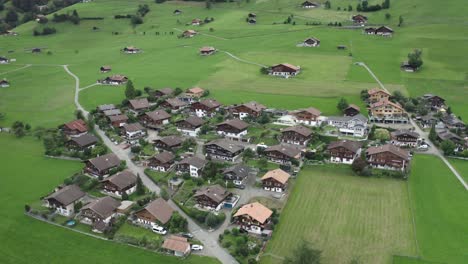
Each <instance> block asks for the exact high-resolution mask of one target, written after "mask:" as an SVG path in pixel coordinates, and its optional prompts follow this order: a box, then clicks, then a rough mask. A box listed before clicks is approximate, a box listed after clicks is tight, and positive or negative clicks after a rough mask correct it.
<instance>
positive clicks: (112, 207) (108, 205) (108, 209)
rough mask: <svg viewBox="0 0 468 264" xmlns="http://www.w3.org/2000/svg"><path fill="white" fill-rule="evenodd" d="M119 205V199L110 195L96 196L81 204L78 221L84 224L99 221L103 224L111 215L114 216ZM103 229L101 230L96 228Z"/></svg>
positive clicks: (108, 220) (109, 219) (107, 221)
mask: <svg viewBox="0 0 468 264" xmlns="http://www.w3.org/2000/svg"><path fill="white" fill-rule="evenodd" d="M119 206H120V201H117V200H115V199H114V198H112V197H109V196H105V197H101V198H98V199H97V200H94V201H92V202H90V203H89V204H87V205H85V206H83V207H82V208H81V210H80V216H79V218H80V221H81V222H82V223H85V224H90V225H93V226H94V225H95V224H96V226H98V225H97V224H98V223H99V222H102V223H104V226H106V225H107V224H109V222H110V221H111V219H112V217H114V216H115V214H116V211H117V208H118V207H119ZM93 229H95V228H93ZM97 231H103V230H97Z"/></svg>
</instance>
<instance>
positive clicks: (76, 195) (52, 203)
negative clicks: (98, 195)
mask: <svg viewBox="0 0 468 264" xmlns="http://www.w3.org/2000/svg"><path fill="white" fill-rule="evenodd" d="M85 195H86V193H84V192H83V191H82V190H81V189H80V187H78V185H74V184H72V185H68V186H65V187H61V188H60V187H59V188H57V189H55V191H54V192H53V193H51V194H49V195H48V196H46V197H44V199H43V200H44V205H45V206H46V207H48V208H52V209H54V210H55V212H57V213H58V214H60V215H63V216H66V217H70V216H72V215H73V214H74V213H75V204H77V203H78V202H80V201H82V199H83V197H85Z"/></svg>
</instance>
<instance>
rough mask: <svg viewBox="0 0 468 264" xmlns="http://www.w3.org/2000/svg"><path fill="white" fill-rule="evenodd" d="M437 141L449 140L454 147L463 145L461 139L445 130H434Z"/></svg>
mask: <svg viewBox="0 0 468 264" xmlns="http://www.w3.org/2000/svg"><path fill="white" fill-rule="evenodd" d="M436 134H437V139H438V140H439V141H444V140H449V141H452V142H453V143H455V144H456V145H460V144H463V138H461V137H460V136H458V135H457V134H455V133H452V132H450V131H449V130H446V129H436Z"/></svg>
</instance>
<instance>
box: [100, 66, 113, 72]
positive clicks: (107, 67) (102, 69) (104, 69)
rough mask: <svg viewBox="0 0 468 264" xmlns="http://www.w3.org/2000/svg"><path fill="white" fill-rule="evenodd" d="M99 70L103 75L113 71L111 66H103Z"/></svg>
mask: <svg viewBox="0 0 468 264" xmlns="http://www.w3.org/2000/svg"><path fill="white" fill-rule="evenodd" d="M99 70H100V71H101V73H106V72H110V71H111V70H112V68H111V66H101V68H99Z"/></svg>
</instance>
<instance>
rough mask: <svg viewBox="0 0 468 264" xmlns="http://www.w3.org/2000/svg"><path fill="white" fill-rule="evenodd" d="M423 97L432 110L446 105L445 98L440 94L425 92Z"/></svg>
mask: <svg viewBox="0 0 468 264" xmlns="http://www.w3.org/2000/svg"><path fill="white" fill-rule="evenodd" d="M422 98H423V99H424V100H426V102H427V103H428V105H429V106H430V107H431V109H432V110H437V109H440V108H442V107H444V106H445V99H444V98H442V97H440V96H437V95H433V94H425V95H423V96H422Z"/></svg>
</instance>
